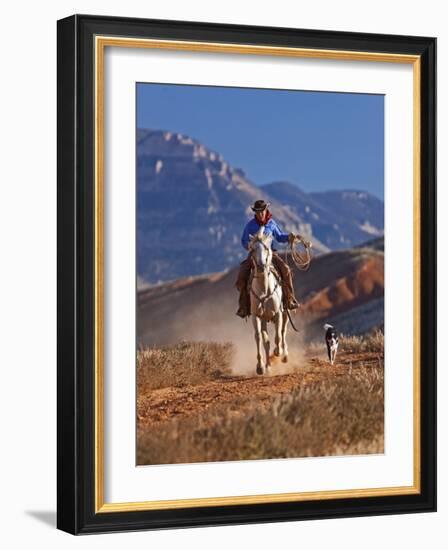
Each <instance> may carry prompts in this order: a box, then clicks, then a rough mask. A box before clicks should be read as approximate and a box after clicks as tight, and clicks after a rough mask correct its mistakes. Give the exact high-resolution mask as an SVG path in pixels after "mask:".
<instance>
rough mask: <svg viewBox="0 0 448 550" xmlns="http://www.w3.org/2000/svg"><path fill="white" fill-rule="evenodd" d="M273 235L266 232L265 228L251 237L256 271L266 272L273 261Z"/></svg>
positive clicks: (261, 228)
mask: <svg viewBox="0 0 448 550" xmlns="http://www.w3.org/2000/svg"><path fill="white" fill-rule="evenodd" d="M271 245H272V235H269V234H266V233H265V232H264V226H261V227H260V229H259V230H258V231H257V233H255V235H251V236H250V240H249V250H250V251H251V252H252V258H253V261H254V265H255V269H256V271H257V272H263V273H264V272H266V271H267V270H268V269H269V267H270V266H271V261H272V248H271Z"/></svg>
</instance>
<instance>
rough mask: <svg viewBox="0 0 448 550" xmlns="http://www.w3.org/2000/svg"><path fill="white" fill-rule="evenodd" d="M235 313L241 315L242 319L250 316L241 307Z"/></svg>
mask: <svg viewBox="0 0 448 550" xmlns="http://www.w3.org/2000/svg"><path fill="white" fill-rule="evenodd" d="M235 315H238V317H241V319H245V318H246V317H248V315H249V314H248V313H245V312H244V311H243V310H242V309H241V308H238V311H237V312H236V313H235Z"/></svg>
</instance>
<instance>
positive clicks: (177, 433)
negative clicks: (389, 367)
mask: <svg viewBox="0 0 448 550" xmlns="http://www.w3.org/2000/svg"><path fill="white" fill-rule="evenodd" d="M378 341H379V337H378ZM378 341H377V340H375V339H373V340H372V341H369V342H370V343H369V344H368V343H367V342H365V341H360V342H358V340H356V341H353V342H352V344H353V346H355V345H357V346H361V347H362V348H363V347H364V346H366V345H371V346H374V345H377V344H378ZM383 445H384V370H383V368H382V367H381V366H373V367H368V368H366V367H357V368H354V369H353V371H352V372H351V373H345V374H343V375H341V376H337V377H333V378H331V379H329V380H328V381H324V382H321V383H316V384H313V385H311V386H305V387H302V388H299V389H297V390H296V391H294V392H292V393H291V394H289V395H287V396H284V397H281V398H278V399H277V400H275V401H274V402H272V403H271V404H270V405H269V406H268V407H265V408H264V409H260V410H255V411H253V412H252V413H250V414H246V415H244V416H243V415H241V414H238V410H236V411H235V410H232V408H231V407H230V408H229V407H228V406H223V405H216V406H213V407H211V408H210V409H209V410H208V411H207V414H206V415H202V416H201V415H199V416H195V417H190V418H188V417H185V418H182V419H179V420H173V421H171V422H170V423H166V424H162V425H159V426H153V427H152V428H151V429H150V430H148V431H141V432H139V434H138V456H137V462H138V464H173V463H191V462H205V461H207V462H213V461H224V460H253V459H267V458H289V457H311V456H328V455H347V454H369V453H382V452H383Z"/></svg>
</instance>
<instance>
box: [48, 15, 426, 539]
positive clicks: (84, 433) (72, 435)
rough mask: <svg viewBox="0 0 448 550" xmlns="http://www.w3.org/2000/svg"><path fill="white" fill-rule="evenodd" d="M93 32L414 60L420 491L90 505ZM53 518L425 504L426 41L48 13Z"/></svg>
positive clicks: (143, 525)
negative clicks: (52, 122) (53, 144)
mask: <svg viewBox="0 0 448 550" xmlns="http://www.w3.org/2000/svg"><path fill="white" fill-rule="evenodd" d="M97 35H103V36H120V37H132V38H135V37H137V38H153V39H154V38H156V39H166V40H194V41H199V42H208V41H209V42H214V43H226V44H229V43H230V44H240V43H241V44H243V43H244V44H253V45H260V46H277V47H293V48H307V49H325V50H335V51H339V50H343V51H348V52H350V51H353V52H372V53H375V52H376V53H378V52H381V53H390V54H397V55H414V56H419V58H420V70H421V87H420V102H421V103H420V107H421V110H420V117H421V118H420V120H421V124H420V143H421V157H420V170H421V172H420V199H421V200H420V212H419V214H420V217H421V234H420V239H421V258H420V260H421V261H420V265H421V272H420V281H421V288H420V296H421V315H420V334H421V342H420V361H421V365H422V368H421V379H420V381H419V382H420V388H421V393H420V399H421V408H420V413H421V414H420V425H421V438H420V449H419V451H420V457H421V470H420V472H421V479H420V492H419V494H407V495H389V496H371V497H356V498H342V499H331V500H313V501H300V502H275V503H262V504H244V505H241V504H238V505H231V506H228V505H227V506H206V507H194V508H185V509H183V508H176V509H163V510H135V511H121V512H120V511H114V512H102V513H96V511H95V483H96V481H95V433H94V432H95V430H94V419H95V374H94V363H95V342H94V333H95V326H94V324H95V316H94V311H95V280H94V277H95V269H94V264H95V238H94V232H95V186H94V177H95V176H94V174H95V143H94V131H95V120H94V106H95V95H94V63H95V59H94V55H93V47H94V39H95V36H97ZM57 68H58V89H57V100H58V106H57V115H58V126H57V131H58V157H57V158H58V168H57V177H58V204H57V206H58V247H57V253H58V264H57V265H58V267H57V270H58V271H57V277H58V335H57V339H58V377H57V380H58V382H57V392H58V398H57V437H58V443H57V453H58V456H57V460H58V469H57V484H58V489H57V526H58V528H59V529H62V530H64V531H67V532H69V533H73V534H83V533H100V532H112V531H128V530H140V529H162V528H175V527H193V526H211V525H230V524H243V523H246V524H247V523H262V522H279V521H291V520H305V519H322V518H337V517H353V516H369V515H385V514H401V513H411V512H430V511H435V510H436V206H435V201H436V39H435V38H428V37H412V36H394V35H380V34H359V33H348V32H335V31H318V30H303V29H288V28H268V27H255V26H241V25H223V24H215V23H194V22H185V21H161V20H142V19H130V18H124V17H123V18H122V17H100V16H90V15H74V16H72V17H68V18H66V19H62V20H60V21H58V62H57Z"/></svg>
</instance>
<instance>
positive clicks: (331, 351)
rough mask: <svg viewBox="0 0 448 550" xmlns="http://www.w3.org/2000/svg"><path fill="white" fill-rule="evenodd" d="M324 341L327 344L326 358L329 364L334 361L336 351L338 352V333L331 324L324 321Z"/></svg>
mask: <svg viewBox="0 0 448 550" xmlns="http://www.w3.org/2000/svg"><path fill="white" fill-rule="evenodd" d="M324 329H325V343H326V344H327V351H328V360H329V361H330V365H333V363H334V362H335V361H336V353H337V352H338V346H339V338H338V333H337V332H336V329H335V328H334V326H333V325H329V324H328V323H325V325H324Z"/></svg>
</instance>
